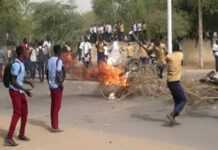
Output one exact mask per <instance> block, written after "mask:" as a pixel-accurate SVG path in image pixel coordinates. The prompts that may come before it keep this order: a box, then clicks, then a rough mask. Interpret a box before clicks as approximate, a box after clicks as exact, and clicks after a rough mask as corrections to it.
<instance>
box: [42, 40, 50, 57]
mask: <svg viewBox="0 0 218 150" xmlns="http://www.w3.org/2000/svg"><path fill="white" fill-rule="evenodd" d="M50 49H51V43H50V42H49V41H45V42H44V43H43V52H44V54H45V55H46V54H48V53H49V50H50Z"/></svg>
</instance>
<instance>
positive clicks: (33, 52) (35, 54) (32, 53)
mask: <svg viewBox="0 0 218 150" xmlns="http://www.w3.org/2000/svg"><path fill="white" fill-rule="evenodd" d="M31 50H32V52H31V56H30V60H31V61H32V62H36V61H37V50H36V49H34V48H32V49H31Z"/></svg>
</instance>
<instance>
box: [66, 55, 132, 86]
mask: <svg viewBox="0 0 218 150" xmlns="http://www.w3.org/2000/svg"><path fill="white" fill-rule="evenodd" d="M62 59H63V62H64V67H65V69H66V71H67V72H68V73H71V76H72V78H75V76H76V78H77V77H78V78H81V79H83V80H95V81H96V80H98V81H99V82H101V83H103V84H104V85H106V86H119V87H127V86H128V83H127V78H126V77H125V76H124V74H123V70H122V69H120V68H119V67H114V66H112V65H109V64H106V63H105V62H101V63H100V64H99V65H98V66H93V67H90V68H85V67H84V66H83V65H82V64H79V62H78V61H77V59H76V58H75V56H74V55H73V54H72V53H70V52H65V53H63V54H62Z"/></svg>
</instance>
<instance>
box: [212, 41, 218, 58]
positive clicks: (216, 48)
mask: <svg viewBox="0 0 218 150" xmlns="http://www.w3.org/2000/svg"><path fill="white" fill-rule="evenodd" d="M213 52H214V55H215V56H218V44H216V43H214V44H213Z"/></svg>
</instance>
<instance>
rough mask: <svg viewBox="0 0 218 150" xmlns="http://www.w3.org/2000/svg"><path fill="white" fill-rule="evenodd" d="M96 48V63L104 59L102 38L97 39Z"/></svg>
mask: <svg viewBox="0 0 218 150" xmlns="http://www.w3.org/2000/svg"><path fill="white" fill-rule="evenodd" d="M96 49H97V62H98V64H99V63H101V62H104V61H105V55H104V41H103V39H99V40H98V41H97V43H96Z"/></svg>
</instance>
